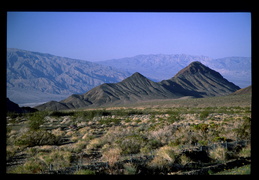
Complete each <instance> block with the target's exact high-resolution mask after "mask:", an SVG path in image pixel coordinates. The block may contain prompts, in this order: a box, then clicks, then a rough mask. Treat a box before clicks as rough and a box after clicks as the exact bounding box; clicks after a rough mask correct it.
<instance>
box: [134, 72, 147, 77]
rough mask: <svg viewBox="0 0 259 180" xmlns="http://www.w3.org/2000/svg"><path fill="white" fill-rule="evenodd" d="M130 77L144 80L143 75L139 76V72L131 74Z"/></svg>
mask: <svg viewBox="0 0 259 180" xmlns="http://www.w3.org/2000/svg"><path fill="white" fill-rule="evenodd" d="M130 77H134V78H146V77H145V76H143V75H142V74H140V73H139V72H135V73H134V74H132V75H131V76H130Z"/></svg>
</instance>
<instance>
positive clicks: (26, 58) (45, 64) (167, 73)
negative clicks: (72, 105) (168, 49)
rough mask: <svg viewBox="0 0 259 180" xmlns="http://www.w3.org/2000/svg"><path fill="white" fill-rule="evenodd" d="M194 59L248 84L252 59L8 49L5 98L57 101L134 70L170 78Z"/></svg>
mask: <svg viewBox="0 0 259 180" xmlns="http://www.w3.org/2000/svg"><path fill="white" fill-rule="evenodd" d="M193 61H200V62H201V63H203V64H204V65H206V66H208V67H210V68H212V69H214V70H216V71H218V72H220V73H221V74H222V75H223V76H224V78H226V79H228V80H230V81H231V82H234V83H235V84H237V85H238V86H240V87H247V86H248V85H251V58H247V57H229V58H222V59H211V58H209V57H206V56H191V55H184V54H180V55H177V54H176V55H163V54H159V55H139V56H134V57H129V58H122V59H115V60H107V61H102V62H96V63H93V62H89V61H85V60H76V59H70V58H65V57H59V56H54V55H50V54H46V53H39V52H31V51H25V50H20V49H12V48H10V49H7V97H8V98H9V99H10V100H12V101H13V102H15V103H17V104H19V105H20V106H31V107H33V106H35V105H36V104H42V103H44V102H47V101H51V100H55V101H60V100H62V99H65V98H66V97H68V96H69V95H72V94H83V93H85V92H87V91H89V90H91V89H92V88H94V87H96V86H98V85H101V84H103V83H116V82H120V81H122V80H123V79H125V78H127V77H129V76H130V75H131V74H133V73H135V72H139V73H141V74H143V75H144V76H145V77H147V78H149V79H150V80H152V81H155V82H159V81H162V80H164V79H169V78H171V77H172V76H173V75H175V74H176V73H177V72H178V71H179V70H181V69H183V68H184V67H186V66H187V65H188V64H190V63H191V62H193Z"/></svg>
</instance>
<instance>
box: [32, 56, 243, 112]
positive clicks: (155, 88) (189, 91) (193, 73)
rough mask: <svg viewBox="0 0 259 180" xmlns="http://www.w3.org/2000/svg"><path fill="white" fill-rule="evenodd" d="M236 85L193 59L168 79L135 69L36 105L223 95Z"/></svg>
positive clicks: (85, 104) (58, 107) (64, 106)
mask: <svg viewBox="0 0 259 180" xmlns="http://www.w3.org/2000/svg"><path fill="white" fill-rule="evenodd" d="M238 89H240V88H239V87H238V86H236V85H235V84H233V83H231V82H229V81H228V80H226V79H225V78H223V77H222V76H221V75H220V74H219V73H218V72H216V71H214V70H212V69H210V68H209V67H207V66H205V65H203V64H202V63H200V62H198V61H195V62H192V63H191V64H190V65H188V66H187V67H185V68H184V69H182V70H181V71H179V72H178V73H177V74H176V75H175V76H174V77H173V78H171V79H168V80H163V81H161V82H153V81H151V80H149V79H148V78H146V77H145V76H143V75H141V74H140V73H138V72H137V73H134V74H133V75H132V76H130V77H128V78H126V79H125V80H123V81H121V82H119V83H105V84H102V85H100V86H97V87H95V88H93V89H91V90H90V91H88V92H86V93H85V94H83V95H72V96H70V97H68V98H67V99H64V100H62V101H60V102H56V101H51V102H48V103H45V104H42V105H39V106H37V107H35V108H36V109H38V110H53V111H56V110H66V109H76V108H84V107H98V106H107V105H109V106H110V105H123V104H127V103H132V102H137V101H147V100H155V99H176V98H181V97H186V96H188V97H194V98H199V97H211V96H222V95H228V94H230V93H232V92H235V91H236V90H238Z"/></svg>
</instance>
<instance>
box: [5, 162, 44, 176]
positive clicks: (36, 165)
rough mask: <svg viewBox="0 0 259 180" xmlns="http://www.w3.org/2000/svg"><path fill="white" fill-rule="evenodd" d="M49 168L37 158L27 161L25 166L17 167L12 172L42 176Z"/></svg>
mask: <svg viewBox="0 0 259 180" xmlns="http://www.w3.org/2000/svg"><path fill="white" fill-rule="evenodd" d="M46 168H47V166H46V164H45V163H44V162H42V161H41V160H39V159H37V158H31V159H29V160H27V161H26V162H25V163H24V164H23V165H19V166H16V167H15V168H14V169H12V170H11V171H10V172H7V173H13V174H40V173H41V172H42V171H44V170H46Z"/></svg>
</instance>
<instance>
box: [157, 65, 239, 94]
mask: <svg viewBox="0 0 259 180" xmlns="http://www.w3.org/2000/svg"><path fill="white" fill-rule="evenodd" d="M161 83H162V84H163V85H164V87H167V88H168V89H172V90H173V89H176V87H178V88H181V89H179V90H178V91H180V92H182V94H183V95H191V96H195V97H210V96H222V95H227V94H229V93H231V92H233V91H236V90H238V89H240V88H239V87H238V86H236V85H235V84H233V83H231V82H229V81H228V80H227V79H225V78H223V76H222V75H221V74H220V73H218V72H216V71H214V70H212V69H210V68H209V67H207V66H205V65H203V64H202V63H200V62H198V61H195V62H192V63H191V64H190V65H188V66H187V67H185V68H184V69H182V70H181V71H179V72H178V73H177V74H176V75H175V76H174V77H173V78H171V79H169V80H165V81H162V82H161ZM174 86H176V87H174Z"/></svg>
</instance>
